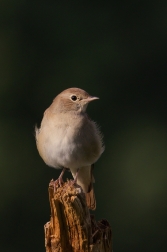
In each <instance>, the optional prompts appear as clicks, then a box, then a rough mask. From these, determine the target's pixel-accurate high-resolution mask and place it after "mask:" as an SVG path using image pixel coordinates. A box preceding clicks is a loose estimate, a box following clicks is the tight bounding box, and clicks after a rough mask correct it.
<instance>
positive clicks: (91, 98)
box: [84, 96, 99, 102]
mask: <svg viewBox="0 0 167 252" xmlns="http://www.w3.org/2000/svg"><path fill="white" fill-rule="evenodd" d="M98 99H99V97H95V96H89V97H88V98H86V99H84V100H85V101H86V102H91V101H94V100H98Z"/></svg>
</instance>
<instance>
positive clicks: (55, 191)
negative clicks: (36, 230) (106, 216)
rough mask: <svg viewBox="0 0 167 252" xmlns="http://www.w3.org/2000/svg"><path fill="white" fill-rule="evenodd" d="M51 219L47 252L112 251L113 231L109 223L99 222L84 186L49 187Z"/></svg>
mask: <svg viewBox="0 0 167 252" xmlns="http://www.w3.org/2000/svg"><path fill="white" fill-rule="evenodd" d="M49 201H50V208H51V218H50V221H49V222H47V223H46V224H45V226H44V231H45V248H46V252H111V251H112V232H111V228H110V225H109V223H108V222H107V221H106V220H101V221H98V222H96V220H95V218H94V217H93V216H92V215H90V212H89V209H88V207H87V205H86V199H85V194H84V193H83V191H82V189H81V187H79V186H78V185H76V184H73V183H72V182H71V181H68V182H66V183H64V184H63V185H62V186H59V184H58V183H57V182H56V181H53V180H52V181H51V182H50V184H49Z"/></svg>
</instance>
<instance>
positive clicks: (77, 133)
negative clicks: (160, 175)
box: [36, 88, 104, 209]
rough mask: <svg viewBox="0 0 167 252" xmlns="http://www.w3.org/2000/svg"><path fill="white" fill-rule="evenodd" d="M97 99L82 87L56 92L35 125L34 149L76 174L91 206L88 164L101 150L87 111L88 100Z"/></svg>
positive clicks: (99, 139)
mask: <svg viewBox="0 0 167 252" xmlns="http://www.w3.org/2000/svg"><path fill="white" fill-rule="evenodd" d="M96 99H98V98H97V97H92V96H90V95H89V94H88V93H87V92H85V91H84V90H82V89H79V88H69V89H66V90H64V91H63V92H61V93H60V94H59V95H57V96H56V98H55V99H54V100H53V103H52V104H51V105H50V107H49V108H48V109H47V110H46V111H45V113H44V117H43V120H42V122H41V127H40V129H36V142H37V149H38V151H39V154H40V155H41V157H42V159H43V160H44V162H45V163H46V164H47V165H49V166H51V167H54V168H63V167H65V168H69V169H70V171H71V173H72V175H73V177H74V178H76V176H77V184H79V185H80V186H81V187H82V189H83V191H84V192H85V193H86V199H87V204H88V206H89V208H90V209H95V207H96V201H95V195H94V190H93V175H92V168H91V166H92V164H94V163H95V162H96V161H97V160H98V158H99V157H100V155H101V154H102V152H103V150H104V147H103V143H102V136H101V133H100V131H99V129H98V127H97V125H96V124H95V122H93V121H91V120H90V119H89V117H88V116H87V114H86V107H87V105H88V103H89V102H90V101H93V100H96ZM78 169H79V171H78ZM77 171H78V172H77Z"/></svg>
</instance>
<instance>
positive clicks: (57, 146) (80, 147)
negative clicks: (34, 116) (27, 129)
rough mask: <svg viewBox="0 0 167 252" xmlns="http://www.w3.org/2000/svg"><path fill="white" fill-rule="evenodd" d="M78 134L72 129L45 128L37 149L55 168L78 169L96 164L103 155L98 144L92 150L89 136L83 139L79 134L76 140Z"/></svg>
mask: <svg viewBox="0 0 167 252" xmlns="http://www.w3.org/2000/svg"><path fill="white" fill-rule="evenodd" d="M76 134H77V133H76V132H74V131H73V129H72V128H70V127H66V128H64V129H62V128H56V129H55V128H52V129H51V128H50V129H45V128H43V129H42V130H41V131H40V133H39V134H38V137H37V148H38V151H39V154H40V155H41V157H42V158H43V160H44V161H45V163H46V164H47V165H49V166H51V167H54V168H61V167H66V168H70V169H77V168H80V167H83V166H88V165H91V164H93V163H94V162H96V161H97V159H98V158H99V156H100V154H101V153H100V150H99V151H98V148H97V146H96V143H94V144H93V146H95V147H93V148H92V146H90V141H89V136H87V135H85V137H84V139H83V136H81V135H80V134H78V135H77V138H76ZM74 136H75V137H74ZM94 142H95V140H94ZM97 145H98V143H97Z"/></svg>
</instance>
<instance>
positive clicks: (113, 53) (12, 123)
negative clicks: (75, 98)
mask: <svg viewBox="0 0 167 252" xmlns="http://www.w3.org/2000/svg"><path fill="white" fill-rule="evenodd" d="M166 8H167V4H166V2H165V1H135V2H134V1H124V2H121V1H115V2H114V1H103V2H101V3H100V2H98V1H96V2H95V1H91V2H85V1H68V2H67V1H53V0H51V1H36V0H35V1H31V0H30V1H26V0H22V1H19V0H15V1H12V0H8V1H4V0H1V1H0V107H1V110H0V194H1V196H0V198H1V204H0V223H1V239H0V240H1V241H0V245H1V251H3V252H8V251H11V250H12V251H13V252H16V251H17V252H29V251H32V252H33V251H34V252H35V251H43V252H44V251H45V247H44V231H43V226H44V224H45V223H46V222H47V221H49V219H50V207H49V201H48V192H47V190H48V184H49V181H50V180H51V179H52V178H54V179H56V178H57V177H58V176H59V174H60V170H54V169H52V168H49V167H47V166H46V165H45V164H44V162H43V161H42V159H41V158H40V156H39V154H38V152H37V150H36V144H35V139H34V126H35V124H36V123H37V124H38V125H40V122H41V119H42V115H43V112H44V110H45V109H46V108H47V107H48V106H49V105H50V104H51V102H52V100H53V98H54V97H55V96H56V95H57V94H58V93H60V92H61V91H62V90H64V89H66V88H69V87H79V88H82V89H84V90H86V91H87V92H89V93H90V94H91V95H95V96H99V97H100V100H99V101H96V102H94V103H91V104H90V105H89V107H88V113H89V115H90V117H91V118H92V119H93V120H95V121H96V122H97V123H98V124H99V125H100V127H101V131H102V132H103V133H104V142H105V145H106V150H105V152H104V154H103V155H102V157H101V158H100V159H99V161H98V162H97V164H96V166H95V170H94V175H95V179H96V183H95V191H96V198H97V209H96V211H95V213H94V214H95V217H96V219H97V220H100V219H102V218H105V219H107V220H108V221H109V222H110V224H111V227H112V230H113V243H114V251H119V252H126V251H128V252H132V251H135V252H139V251H152V252H154V251H161V252H163V251H166V250H167V238H166V236H167V224H166V222H167V214H166V213H167V197H166V195H167V182H166V181H167V178H166V177H167V99H166V96H167V15H166ZM69 175H70V174H68V173H67V176H69Z"/></svg>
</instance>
